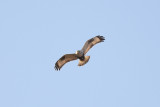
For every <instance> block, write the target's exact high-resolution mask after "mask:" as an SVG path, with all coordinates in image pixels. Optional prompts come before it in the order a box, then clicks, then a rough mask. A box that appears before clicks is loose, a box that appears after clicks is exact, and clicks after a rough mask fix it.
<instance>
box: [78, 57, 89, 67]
mask: <svg viewBox="0 0 160 107" xmlns="http://www.w3.org/2000/svg"><path fill="white" fill-rule="evenodd" d="M89 59H90V56H85V57H84V60H79V63H78V66H82V65H84V64H86V63H87V62H88V61H89Z"/></svg>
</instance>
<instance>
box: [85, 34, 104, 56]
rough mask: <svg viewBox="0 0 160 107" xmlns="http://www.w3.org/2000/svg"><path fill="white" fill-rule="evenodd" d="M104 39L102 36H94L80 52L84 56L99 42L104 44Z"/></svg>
mask: <svg viewBox="0 0 160 107" xmlns="http://www.w3.org/2000/svg"><path fill="white" fill-rule="evenodd" d="M104 40H105V38H104V37H103V36H100V35H98V36H96V37H94V38H91V39H89V40H88V41H87V42H86V43H85V44H84V46H83V48H82V51H83V52H84V54H86V53H87V52H88V51H89V49H91V48H92V47H93V46H94V45H95V44H97V43H99V42H104Z"/></svg>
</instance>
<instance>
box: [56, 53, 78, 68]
mask: <svg viewBox="0 0 160 107" xmlns="http://www.w3.org/2000/svg"><path fill="white" fill-rule="evenodd" d="M76 59H78V58H77V56H76V54H65V55H63V56H62V57H61V58H60V59H59V60H58V61H57V62H56V64H55V67H54V68H55V70H57V71H58V70H60V69H61V68H62V66H63V65H64V64H65V63H67V62H69V61H72V60H76Z"/></svg>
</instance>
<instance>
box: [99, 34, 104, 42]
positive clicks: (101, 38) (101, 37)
mask: <svg viewBox="0 0 160 107" xmlns="http://www.w3.org/2000/svg"><path fill="white" fill-rule="evenodd" d="M97 37H98V38H99V39H100V40H101V42H104V40H105V37H104V36H100V35H98V36H97Z"/></svg>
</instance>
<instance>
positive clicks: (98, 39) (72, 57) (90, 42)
mask: <svg viewBox="0 0 160 107" xmlns="http://www.w3.org/2000/svg"><path fill="white" fill-rule="evenodd" d="M104 40H105V38H104V37H103V36H100V35H98V36H96V37H94V38H91V39H89V40H88V41H86V43H85V45H84V46H83V48H82V49H81V50H78V51H76V54H65V55H63V56H62V57H61V58H60V59H59V60H58V61H57V62H56V63H55V70H60V69H61V68H62V66H63V65H64V64H66V63H67V62H69V61H73V60H76V59H79V64H78V66H82V65H84V64H86V63H87V62H88V61H89V59H90V56H85V54H86V53H87V52H88V51H89V49H91V48H92V47H93V46H94V45H95V44H97V43H99V42H103V41H104Z"/></svg>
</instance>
